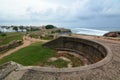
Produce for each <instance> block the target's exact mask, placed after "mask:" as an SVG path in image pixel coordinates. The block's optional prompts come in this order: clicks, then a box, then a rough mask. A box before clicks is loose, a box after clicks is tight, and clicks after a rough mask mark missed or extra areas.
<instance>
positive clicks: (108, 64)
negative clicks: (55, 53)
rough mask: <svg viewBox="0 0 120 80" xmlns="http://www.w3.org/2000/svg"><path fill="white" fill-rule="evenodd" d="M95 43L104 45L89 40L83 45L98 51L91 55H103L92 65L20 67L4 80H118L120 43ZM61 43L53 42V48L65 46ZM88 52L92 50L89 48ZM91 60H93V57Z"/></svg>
mask: <svg viewBox="0 0 120 80" xmlns="http://www.w3.org/2000/svg"><path fill="white" fill-rule="evenodd" d="M64 40H66V39H64ZM67 40H70V44H72V43H71V39H70V38H69V39H67ZM73 40H74V41H75V42H76V41H79V40H80V39H79V40H78V39H75V38H74V39H73ZM74 41H73V42H74ZM97 41H99V42H100V43H102V44H104V45H101V44H100V45H99V43H96V42H95V43H94V42H89V40H87V42H85V43H84V44H88V45H89V47H93V45H94V48H96V49H99V50H98V52H96V50H95V52H94V53H91V54H92V55H94V54H95V53H96V55H97V54H99V53H103V54H104V56H102V58H103V59H102V60H101V61H99V62H97V63H93V64H90V65H86V66H83V67H75V68H60V69H59V68H48V67H38V66H31V67H21V68H17V70H14V71H13V72H11V73H10V74H9V75H8V76H9V77H8V76H6V77H5V79H4V80H120V51H119V50H120V43H113V42H110V41H104V40H97ZM63 42H64V41H63V40H62V41H60V42H59V43H57V40H54V43H55V44H56V46H54V47H56V48H57V47H62V46H65V45H63V44H60V43H63ZM79 42H81V43H83V42H84V40H82V39H81V40H80V41H79ZM51 44H52V43H51ZM77 44H78V43H77ZM58 45H59V46H58ZM91 45H92V46H91ZM76 46H77V45H76ZM82 46H83V44H82ZM106 46H107V47H106ZM51 47H53V46H51ZM66 47H69V48H71V49H74V48H75V49H79V48H81V47H79V48H76V47H75V45H74V47H73V46H66ZM66 47H65V48H66ZM108 47H109V48H108ZM87 48H88V47H87ZM87 48H85V50H87ZM106 49H107V50H106ZM109 49H110V50H111V51H112V53H110V52H109ZM89 50H94V49H92V48H90V49H89ZM91 54H90V55H91ZM109 54H112V55H109ZM90 57H91V56H90ZM97 57H100V55H97ZM91 58H92V59H94V58H93V57H91ZM11 74H12V75H11ZM17 75H19V76H18V77H19V78H18V77H17ZM10 77H11V78H10ZM12 77H14V78H12Z"/></svg>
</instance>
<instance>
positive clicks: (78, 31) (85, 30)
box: [67, 27, 120, 36]
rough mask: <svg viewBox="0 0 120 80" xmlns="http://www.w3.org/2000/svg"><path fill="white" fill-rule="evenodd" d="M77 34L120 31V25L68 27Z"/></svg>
mask: <svg viewBox="0 0 120 80" xmlns="http://www.w3.org/2000/svg"><path fill="white" fill-rule="evenodd" d="M67 28H69V29H71V31H72V32H73V33H75V34H87V35H96V36H103V35H104V34H105V33H108V32H110V31H120V27H67Z"/></svg>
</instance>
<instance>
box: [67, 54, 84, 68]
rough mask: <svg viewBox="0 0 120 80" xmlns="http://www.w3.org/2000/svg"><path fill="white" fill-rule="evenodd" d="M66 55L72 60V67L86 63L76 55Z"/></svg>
mask: <svg viewBox="0 0 120 80" xmlns="http://www.w3.org/2000/svg"><path fill="white" fill-rule="evenodd" d="M65 57H67V58H68V59H70V60H71V61H72V67H77V66H83V65H84V63H83V62H82V61H81V60H80V58H79V57H76V56H74V55H71V54H67V55H65Z"/></svg>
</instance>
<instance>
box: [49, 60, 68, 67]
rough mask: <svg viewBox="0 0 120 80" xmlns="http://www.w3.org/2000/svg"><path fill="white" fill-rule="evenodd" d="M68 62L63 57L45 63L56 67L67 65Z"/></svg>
mask: <svg viewBox="0 0 120 80" xmlns="http://www.w3.org/2000/svg"><path fill="white" fill-rule="evenodd" d="M68 63H69V62H68V61H65V60H63V59H57V60H55V61H53V62H47V65H50V66H55V67H57V68H63V67H67V66H68Z"/></svg>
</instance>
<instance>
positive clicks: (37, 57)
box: [0, 43, 55, 66]
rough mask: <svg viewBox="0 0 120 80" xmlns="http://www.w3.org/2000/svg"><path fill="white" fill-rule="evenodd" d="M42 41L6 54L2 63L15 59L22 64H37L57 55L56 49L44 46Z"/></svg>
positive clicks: (0, 61)
mask: <svg viewBox="0 0 120 80" xmlns="http://www.w3.org/2000/svg"><path fill="white" fill-rule="evenodd" d="M41 44H42V43H34V44H32V45H31V46H28V47H25V48H23V49H21V50H19V51H17V52H14V53H13V54H11V55H9V56H6V57H5V58H3V59H2V60H0V64H2V63H5V62H8V61H15V62H18V63H20V64H22V65H26V66H27V65H36V64H39V63H41V64H44V63H45V62H46V61H47V60H48V58H50V57H52V56H54V55H55V51H54V50H51V49H48V48H43V47H42V46H41Z"/></svg>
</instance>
